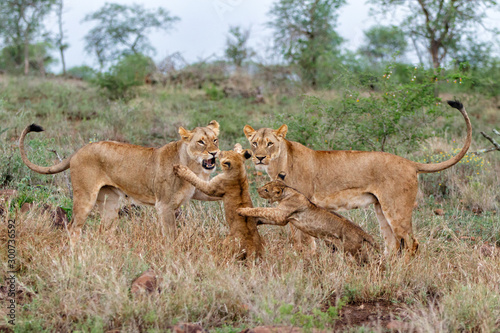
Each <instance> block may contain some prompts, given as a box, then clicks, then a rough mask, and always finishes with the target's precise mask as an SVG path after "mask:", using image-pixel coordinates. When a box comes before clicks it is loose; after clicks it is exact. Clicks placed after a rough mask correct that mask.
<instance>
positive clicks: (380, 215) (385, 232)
mask: <svg viewBox="0 0 500 333" xmlns="http://www.w3.org/2000/svg"><path fill="white" fill-rule="evenodd" d="M375 213H376V214H377V220H378V223H379V226H380V233H381V234H382V237H384V244H385V250H384V254H386V255H387V254H389V253H391V252H396V250H397V248H398V245H399V244H398V241H397V239H396V235H394V232H393V230H392V228H391V225H390V224H389V222H387V219H386V218H385V216H384V212H383V211H382V207H381V206H380V203H378V202H377V203H375Z"/></svg>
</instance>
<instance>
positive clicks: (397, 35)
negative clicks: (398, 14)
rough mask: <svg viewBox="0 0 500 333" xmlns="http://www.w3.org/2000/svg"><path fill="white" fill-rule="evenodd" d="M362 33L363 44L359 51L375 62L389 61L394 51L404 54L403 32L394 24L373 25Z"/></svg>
mask: <svg viewBox="0 0 500 333" xmlns="http://www.w3.org/2000/svg"><path fill="white" fill-rule="evenodd" d="M364 34H365V40H364V45H363V46H361V47H360V48H359V52H360V53H361V54H362V55H364V56H366V57H367V58H368V59H369V60H370V62H372V63H375V64H376V63H384V62H388V61H390V60H391V58H392V55H393V54H394V53H395V52H399V53H400V54H404V53H405V52H406V49H407V47H408V43H407V41H406V36H405V34H404V32H403V31H402V30H401V29H400V28H398V27H396V26H394V25H391V26H383V25H378V26H374V27H372V28H370V29H369V30H367V31H365V32H364Z"/></svg>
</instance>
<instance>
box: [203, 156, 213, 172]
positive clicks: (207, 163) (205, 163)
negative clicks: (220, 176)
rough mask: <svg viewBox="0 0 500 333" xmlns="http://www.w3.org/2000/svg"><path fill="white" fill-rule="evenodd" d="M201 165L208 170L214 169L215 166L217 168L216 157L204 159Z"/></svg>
mask: <svg viewBox="0 0 500 333" xmlns="http://www.w3.org/2000/svg"><path fill="white" fill-rule="evenodd" d="M201 166H202V167H204V168H205V169H207V170H212V169H213V168H215V157H213V158H211V159H208V160H203V162H202V163H201Z"/></svg>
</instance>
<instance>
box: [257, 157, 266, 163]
mask: <svg viewBox="0 0 500 333" xmlns="http://www.w3.org/2000/svg"><path fill="white" fill-rule="evenodd" d="M255 157H256V158H257V159H258V160H259V162H262V160H263V159H265V158H266V157H265V156H255Z"/></svg>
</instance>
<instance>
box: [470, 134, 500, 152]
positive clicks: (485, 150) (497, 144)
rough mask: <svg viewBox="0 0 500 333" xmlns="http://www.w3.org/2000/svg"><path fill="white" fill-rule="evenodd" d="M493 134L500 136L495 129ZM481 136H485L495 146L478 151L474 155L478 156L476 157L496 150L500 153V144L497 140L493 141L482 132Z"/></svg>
mask: <svg viewBox="0 0 500 333" xmlns="http://www.w3.org/2000/svg"><path fill="white" fill-rule="evenodd" d="M493 132H494V133H495V134H498V135H500V132H498V131H497V130H495V129H494V130H493ZM481 134H482V136H484V137H485V138H486V139H487V140H488V141H490V142H491V143H492V144H493V147H491V148H485V149H481V150H478V151H476V152H475V153H474V154H476V155H477V154H484V153H489V152H490V151H495V150H498V151H500V144H499V143H498V142H496V141H495V139H493V138H492V137H490V136H489V135H488V134H486V133H484V132H481Z"/></svg>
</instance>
